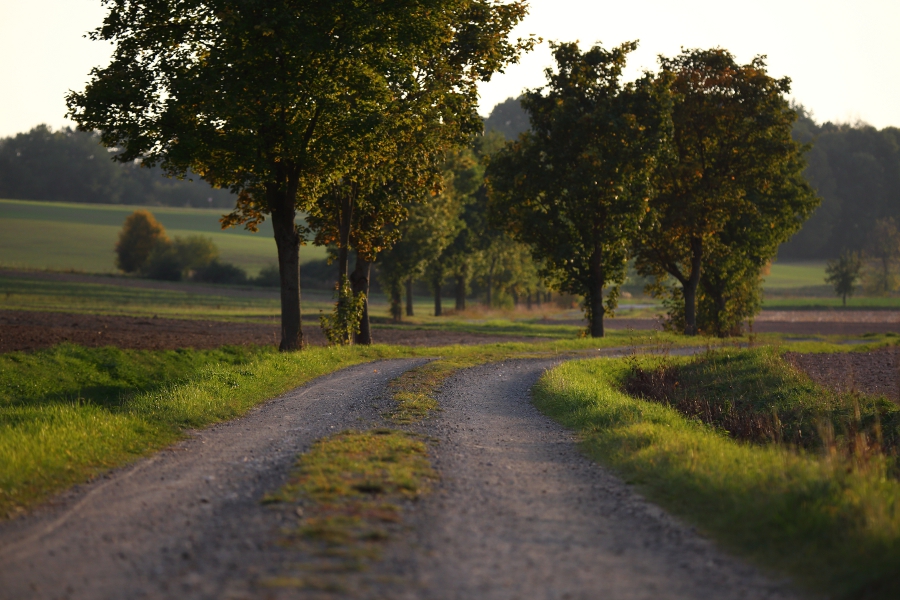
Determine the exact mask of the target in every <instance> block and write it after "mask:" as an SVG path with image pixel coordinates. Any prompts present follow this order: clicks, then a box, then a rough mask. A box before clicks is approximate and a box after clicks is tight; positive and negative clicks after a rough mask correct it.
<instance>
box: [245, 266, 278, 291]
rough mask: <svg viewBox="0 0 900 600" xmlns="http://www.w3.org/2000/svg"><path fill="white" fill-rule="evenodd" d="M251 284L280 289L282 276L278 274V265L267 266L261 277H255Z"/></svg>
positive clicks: (263, 269)
mask: <svg viewBox="0 0 900 600" xmlns="http://www.w3.org/2000/svg"><path fill="white" fill-rule="evenodd" d="M250 283H252V284H253V285H259V286H262V287H280V286H281V275H280V274H279V272H278V265H267V266H265V267H263V268H262V269H261V270H260V272H259V275H257V276H256V277H254V278H253V279H252V280H251V281H250Z"/></svg>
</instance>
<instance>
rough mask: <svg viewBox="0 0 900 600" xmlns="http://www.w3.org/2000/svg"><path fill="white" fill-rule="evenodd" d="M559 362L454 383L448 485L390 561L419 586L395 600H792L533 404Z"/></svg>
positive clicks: (447, 408)
mask: <svg viewBox="0 0 900 600" xmlns="http://www.w3.org/2000/svg"><path fill="white" fill-rule="evenodd" d="M552 364H553V363H552V362H551V361H547V360H516V361H508V362H504V363H497V364H489V365H484V366H481V367H477V368H474V369H468V370H465V371H461V372H460V373H458V374H457V375H455V376H454V377H453V378H452V379H451V380H450V381H448V383H447V385H445V386H444V390H443V392H442V393H441V395H440V396H439V400H440V405H441V408H442V411H441V412H440V413H439V415H438V417H437V418H436V419H434V420H433V421H432V422H431V423H430V424H429V425H428V426H427V430H428V432H429V433H430V434H431V435H433V436H435V437H436V438H438V439H439V440H440V442H439V444H438V445H437V449H436V456H435V461H436V465H437V468H438V470H439V471H440V473H441V476H442V478H443V483H442V485H441V486H440V487H439V489H438V490H436V492H435V494H434V496H433V497H432V498H431V499H430V500H429V501H428V502H425V503H423V505H422V507H421V509H420V510H419V511H418V513H417V514H416V515H415V516H414V521H415V532H416V533H415V535H414V536H413V539H412V543H411V544H410V545H409V547H408V548H407V549H406V550H398V551H397V553H396V555H395V556H394V557H393V559H392V560H393V562H394V564H395V565H396V566H395V570H397V571H405V572H406V573H408V574H409V580H408V582H407V585H405V586H404V588H403V589H398V590H396V591H395V593H394V594H393V595H392V596H391V597H395V598H430V599H460V600H462V599H471V598H479V599H481V600H489V599H494V598H496V599H504V600H509V599H513V598H520V599H523V600H524V599H529V600H532V599H561V598H567V599H576V598H584V599H588V598H590V599H596V598H603V599H605V600H606V599H609V600H614V599H639V598H646V599H653V600H659V599H664V598H696V599H709V598H716V599H730V598H735V599H737V598H771V599H775V598H778V599H782V598H793V597H794V595H793V593H792V592H791V591H790V588H789V586H788V585H787V583H786V582H784V581H773V580H770V579H768V578H767V577H765V576H764V575H762V574H761V573H760V572H759V571H757V570H756V569H755V568H753V567H751V566H748V565H747V564H745V563H743V562H741V561H739V560H736V559H734V558H731V557H729V556H728V555H727V554H725V553H724V552H722V551H720V550H719V549H717V548H716V547H715V546H714V545H713V544H712V543H710V542H709V541H708V540H706V539H704V538H702V537H701V536H699V535H698V534H696V533H695V532H693V531H692V530H691V529H690V528H688V527H686V526H684V525H683V524H681V523H679V522H678V521H677V520H675V519H673V518H672V517H670V516H668V515H667V514H666V513H665V512H663V511H662V510H661V509H660V508H658V507H656V506H654V505H653V504H650V503H649V502H647V501H645V500H644V499H643V498H641V497H640V496H639V495H638V494H637V493H635V491H634V490H633V489H631V488H630V487H629V486H628V485H626V484H624V483H623V482H622V481H621V480H620V479H618V478H617V477H615V476H614V475H613V474H612V473H610V472H609V471H608V470H607V469H605V468H603V467H600V466H598V465H597V464H595V463H593V462H592V461H590V460H588V459H587V458H585V457H584V456H583V455H582V454H580V452H579V451H578V449H577V447H576V444H575V439H574V436H573V435H572V434H571V432H569V431H567V430H565V429H563V428H562V427H560V426H559V425H557V424H556V423H555V422H553V421H551V420H550V419H548V418H546V417H544V416H543V415H541V414H540V413H539V412H538V411H537V409H536V408H535V407H534V406H533V405H532V404H531V401H530V389H531V387H532V386H533V385H534V383H535V382H536V381H537V379H538V378H539V377H540V375H541V374H542V373H543V372H544V371H545V370H546V369H547V368H549V367H551V366H552Z"/></svg>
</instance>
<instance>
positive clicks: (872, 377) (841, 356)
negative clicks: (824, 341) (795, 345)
mask: <svg viewBox="0 0 900 600" xmlns="http://www.w3.org/2000/svg"><path fill="white" fill-rule="evenodd" d="M785 358H787V360H789V361H790V362H791V363H793V364H794V366H796V367H797V368H799V369H800V370H802V371H804V372H805V373H807V374H808V375H809V376H810V377H811V378H812V379H813V381H815V382H817V383H819V384H821V385H824V386H825V387H827V388H830V389H832V390H835V391H838V392H859V393H861V394H870V395H882V394H883V395H884V396H887V397H888V398H890V399H891V400H894V401H895V402H897V401H898V399H900V361H898V358H900V348H882V349H879V350H874V351H872V352H847V353H835V354H818V353H815V354H800V353H796V352H789V353H787V354H786V355H785Z"/></svg>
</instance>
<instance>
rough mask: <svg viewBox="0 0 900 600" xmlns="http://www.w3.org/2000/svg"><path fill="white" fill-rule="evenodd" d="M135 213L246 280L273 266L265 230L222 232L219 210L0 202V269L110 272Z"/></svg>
mask: <svg viewBox="0 0 900 600" xmlns="http://www.w3.org/2000/svg"><path fill="white" fill-rule="evenodd" d="M139 208H145V209H147V210H149V211H150V212H152V213H153V214H154V216H155V217H156V218H157V219H158V220H159V221H160V222H161V223H162V224H163V226H164V227H165V228H166V231H167V232H168V234H169V236H170V237H172V236H188V235H205V236H207V237H209V238H211V239H212V240H213V242H215V244H216V246H218V248H219V251H220V255H221V258H222V260H224V261H227V262H231V263H234V264H236V265H238V266H240V267H242V268H244V269H246V270H247V271H248V272H249V273H250V274H251V275H256V274H257V273H258V272H259V270H260V269H261V268H262V267H264V266H266V265H269V264H273V263H275V261H276V256H277V254H276V249H275V241H274V239H273V237H272V232H271V226H269V225H266V226H265V227H264V228H263V229H261V230H260V231H259V233H256V234H253V233H250V232H248V231H245V230H243V229H228V230H224V231H223V230H222V229H221V227H220V226H219V223H218V219H219V217H220V216H221V214H222V213H223V212H224V211H222V210H216V209H196V208H169V207H155V206H154V207H138V206H118V205H97V204H78V203H64V202H28V201H23V200H0V256H2V257H3V258H2V263H0V266H5V267H16V268H32V269H55V270H71V269H74V270H79V271H86V272H94V273H114V272H116V267H115V254H114V251H113V248H114V246H115V243H116V240H117V239H118V235H119V230H120V229H121V227H122V223H123V222H124V220H125V217H127V216H128V215H129V214H131V213H132V212H134V211H135V210H137V209H139ZM324 257H325V249H324V248H318V247H314V246H304V247H302V248H301V249H300V260H301V262H305V261H309V260H313V259H319V258H324Z"/></svg>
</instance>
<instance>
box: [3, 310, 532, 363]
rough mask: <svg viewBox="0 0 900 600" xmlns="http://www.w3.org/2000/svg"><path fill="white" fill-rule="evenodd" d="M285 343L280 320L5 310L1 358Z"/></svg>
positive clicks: (437, 336)
mask: <svg viewBox="0 0 900 600" xmlns="http://www.w3.org/2000/svg"><path fill="white" fill-rule="evenodd" d="M303 335H304V338H305V340H306V343H308V344H311V345H324V344H325V336H324V335H322V330H321V328H320V327H319V324H318V323H316V322H314V321H304V323H303ZM373 338H374V340H375V342H376V343H382V344H399V345H405V346H446V345H450V344H462V345H471V344H488V343H493V342H517V341H523V342H539V341H546V338H535V337H512V336H505V335H483V334H476V333H459V332H450V331H427V332H426V331H422V330H416V329H412V328H401V329H384V328H380V327H378V328H376V329H375V330H374V331H373ZM279 339H280V325H279V323H278V322H277V321H273V322H272V323H269V324H263V323H242V322H222V321H201V320H187V319H160V318H147V317H123V316H110V315H89V314H74V313H56V312H37V311H16V310H0V353H4V352H13V351H16V350H21V351H31V350H38V349H40V348H49V347H51V346H54V345H56V344H60V343H62V342H71V343H74V344H79V345H82V346H88V347H99V346H116V347H118V348H131V349H139V350H174V349H177V348H218V347H220V346H224V345H250V344H252V345H258V346H266V345H277V343H278V340H279Z"/></svg>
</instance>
